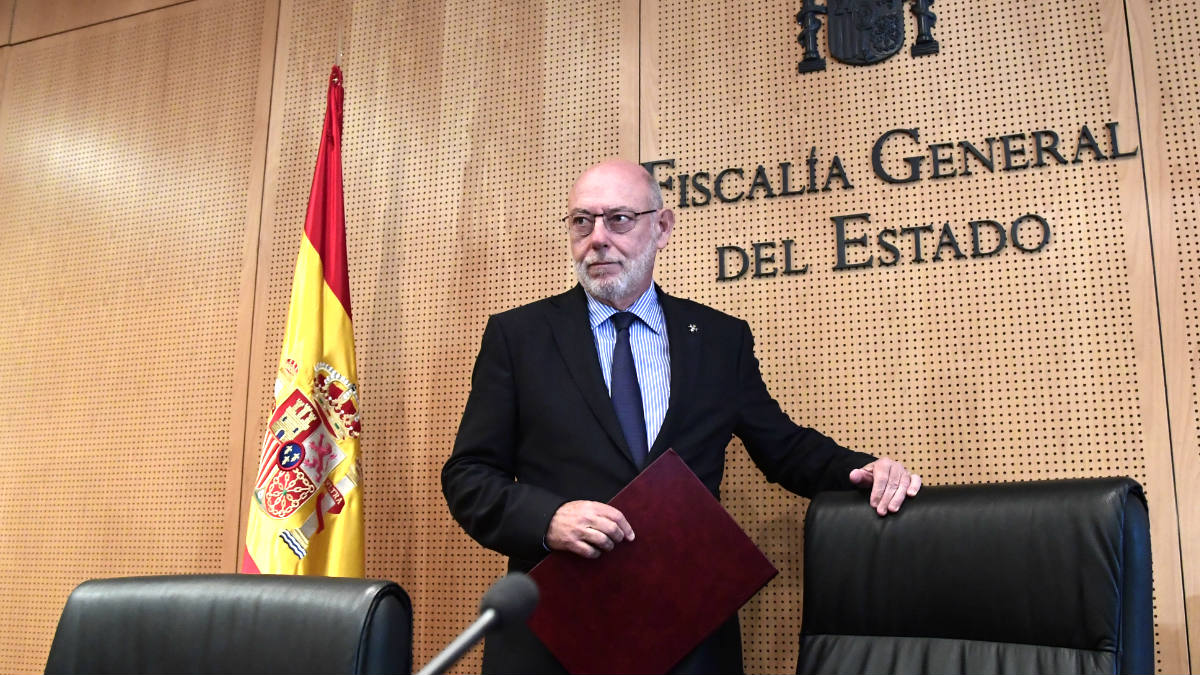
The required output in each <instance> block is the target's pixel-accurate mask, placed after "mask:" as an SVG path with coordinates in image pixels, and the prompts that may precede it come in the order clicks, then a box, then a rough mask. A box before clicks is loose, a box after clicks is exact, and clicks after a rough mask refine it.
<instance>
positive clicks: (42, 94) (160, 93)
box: [0, 0, 273, 672]
mask: <svg viewBox="0 0 1200 675" xmlns="http://www.w3.org/2000/svg"><path fill="white" fill-rule="evenodd" d="M266 19H267V17H266V15H265V13H264V4H263V3H259V2H253V3H251V2H242V1H240V0H235V1H230V2H196V3H191V4H188V5H186V6H180V7H177V8H173V9H172V10H170V11H164V12H161V13H156V14H154V15H143V16H141V17H135V18H133V19H130V20H126V21H118V22H113V23H110V24H106V25H105V26H101V27H97V28H95V29H92V30H88V31H80V32H76V33H71V34H69V35H63V36H60V37H56V38H51V39H47V40H44V41H37V42H31V43H27V44H23V45H18V46H15V47H12V48H9V49H8V50H7V52H6V53H7V55H8V66H9V67H8V69H7V78H6V81H5V83H4V84H5V86H4V95H3V103H2V105H0V165H2V166H3V167H4V169H3V171H0V194H2V195H3V200H2V201H3V203H4V214H3V216H0V242H2V248H3V252H4V258H5V262H4V264H3V265H2V266H0V289H3V293H0V312H3V314H4V316H5V317H6V321H5V326H4V328H3V332H2V333H0V336H2V337H0V364H3V365H2V366H0V373H2V374H0V380H2V381H3V382H4V390H5V392H6V394H5V396H4V397H3V399H2V400H0V416H3V418H4V419H6V420H8V421H9V430H10V431H9V432H8V433H6V434H5V435H4V437H3V439H0V457H2V458H3V464H4V467H5V477H4V481H5V488H4V489H3V490H2V491H0V625H3V626H4V627H5V630H4V632H3V635H0V671H4V672H40V671H41V670H42V668H43V666H44V664H45V658H46V652H47V649H48V647H49V644H50V640H51V638H52V637H53V634H54V627H55V625H56V622H57V619H58V615H59V611H60V610H61V609H62V605H63V602H64V600H65V599H66V596H67V593H68V592H69V591H70V590H71V589H72V588H73V587H74V586H75V585H77V584H78V583H80V582H81V581H84V580H85V579H88V578H92V577H108V576H121V575H132V574H158V573H178V572H224V571H230V570H231V569H232V564H233V550H234V549H233V544H234V541H235V540H236V538H237V536H238V535H237V532H236V528H237V510H238V508H239V506H240V498H239V495H238V486H239V480H240V473H239V469H240V460H241V453H242V449H241V435H242V428H243V424H244V423H243V417H244V410H245V393H244V392H245V386H246V372H247V360H246V355H247V354H248V343H247V342H248V337H249V311H250V309H251V307H250V299H251V295H250V294H248V293H244V292H243V291H244V290H245V289H248V288H249V284H252V280H253V277H252V276H248V275H247V272H249V273H250V275H252V273H253V253H254V249H253V248H252V247H251V246H250V244H252V243H253V241H254V236H253V235H254V232H253V231H248V230H247V209H248V206H249V205H250V203H251V201H252V199H251V191H252V186H254V185H257V184H259V183H260V182H261V175H262V174H261V171H262V168H261V167H262V161H261V157H262V156H263V154H264V152H265V133H258V135H257V136H256V133H257V132H259V131H260V130H259V129H258V128H257V127H256V118H257V117H258V116H259V115H260V113H261V112H262V111H263V110H265V103H266V100H267V99H266V97H265V96H260V95H259V94H260V93H261V94H266V93H267V92H266V90H265V89H264V88H263V87H262V84H263V83H262V82H260V80H259V78H260V69H259V68H258V64H259V62H260V51H261V50H260V44H261V40H262V38H263V24H264V21H265V20H266ZM272 25H273V21H272ZM264 121H265V120H264ZM262 131H265V129H263V130H262ZM256 142H257V143H258V149H257V153H256V151H255V143H256ZM256 155H257V157H259V158H260V159H258V160H255V157H256ZM255 167H257V169H256V170H257V174H256V173H255V170H254V168H255ZM253 201H254V202H255V203H256V204H257V203H258V195H254V199H253Z"/></svg>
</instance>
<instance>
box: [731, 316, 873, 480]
mask: <svg viewBox="0 0 1200 675" xmlns="http://www.w3.org/2000/svg"><path fill="white" fill-rule="evenodd" d="M741 323H742V332H741V339H740V344H739V346H738V364H737V373H738V374H737V377H738V389H739V398H738V404H739V414H738V420H737V426H736V427H735V429H734V433H735V434H736V435H737V437H738V438H740V439H742V442H743V443H745V444H746V451H747V452H748V453H749V454H750V458H751V459H753V460H754V463H755V464H756V465H757V466H758V468H759V469H760V470H761V471H762V472H763V475H765V476H766V477H767V480H769V481H771V482H772V483H779V484H780V485H782V486H783V487H784V488H786V489H787V490H790V491H791V492H795V493H796V494H799V495H803V496H805V497H812V496H813V495H815V494H816V493H817V492H820V491H822V490H850V489H853V488H854V484H853V483H851V482H850V471H851V470H852V469H856V468H859V467H861V466H864V465H866V464H868V463H870V462H872V461H874V460H875V458H874V457H872V456H871V455H867V454H864V453H861V452H853V451H851V450H847V449H846V448H843V447H842V446H840V445H838V444H837V443H836V442H834V440H833V439H831V438H829V437H828V436H825V435H824V434H822V433H820V432H818V431H816V430H815V429H809V428H807V427H802V426H799V425H797V424H796V423H794V422H792V420H791V418H789V417H788V416H787V413H785V412H783V410H782V409H781V408H780V407H779V404H778V403H777V402H776V401H775V399H774V398H772V397H771V394H770V392H768V391H767V385H766V383H764V382H763V379H762V372H761V371H760V370H759V366H758V359H757V358H756V357H755V356H754V337H753V336H752V335H751V333H750V326H749V324H747V323H746V322H744V321H743V322H741Z"/></svg>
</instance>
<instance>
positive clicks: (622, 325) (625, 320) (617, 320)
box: [612, 312, 637, 332]
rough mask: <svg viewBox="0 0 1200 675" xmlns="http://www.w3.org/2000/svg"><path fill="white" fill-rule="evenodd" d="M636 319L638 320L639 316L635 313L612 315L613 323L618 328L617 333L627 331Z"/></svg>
mask: <svg viewBox="0 0 1200 675" xmlns="http://www.w3.org/2000/svg"><path fill="white" fill-rule="evenodd" d="M635 319H637V315H636V314H634V313H633V312H617V313H616V314H613V315H612V322H613V325H614V326H616V327H617V332H620V331H623V330H627V329H628V328H629V326H630V325H632V324H633V322H634V320H635Z"/></svg>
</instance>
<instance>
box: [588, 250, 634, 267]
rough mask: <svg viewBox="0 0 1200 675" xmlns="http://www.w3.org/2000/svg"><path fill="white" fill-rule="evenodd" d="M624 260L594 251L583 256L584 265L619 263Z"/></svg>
mask: <svg viewBox="0 0 1200 675" xmlns="http://www.w3.org/2000/svg"><path fill="white" fill-rule="evenodd" d="M621 262H624V261H622V260H620V259H618V258H609V257H606V256H603V255H598V254H596V253H595V252H592V253H589V254H587V255H586V256H584V258H583V264H584V265H595V264H596V263H621Z"/></svg>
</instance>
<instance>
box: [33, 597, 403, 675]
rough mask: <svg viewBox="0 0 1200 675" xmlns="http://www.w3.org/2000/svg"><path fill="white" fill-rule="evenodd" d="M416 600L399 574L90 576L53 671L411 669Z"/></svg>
mask: <svg viewBox="0 0 1200 675" xmlns="http://www.w3.org/2000/svg"><path fill="white" fill-rule="evenodd" d="M409 672H412V605H411V604H410V602H409V599H408V595H407V594H406V593H405V592H404V590H403V589H401V588H400V587H399V586H398V585H396V584H395V583H393V582H390V581H373V580H363V579H338V578H328V577H297V576H274V575H250V574H245V575H243V574H219V575H191V576H160V577H134V578H124V579H99V580H92V581H85V582H84V583H82V584H80V585H79V586H78V587H77V588H76V589H75V590H74V591H73V592H72V593H71V596H70V597H69V598H67V604H66V607H64V608H63V613H62V616H61V617H60V618H59V622H58V630H57V631H56V632H55V634H54V642H53V643H52V644H51V646H50V655H49V658H48V659H47V661H46V673H47V674H48V675H49V674H57V673H409Z"/></svg>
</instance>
